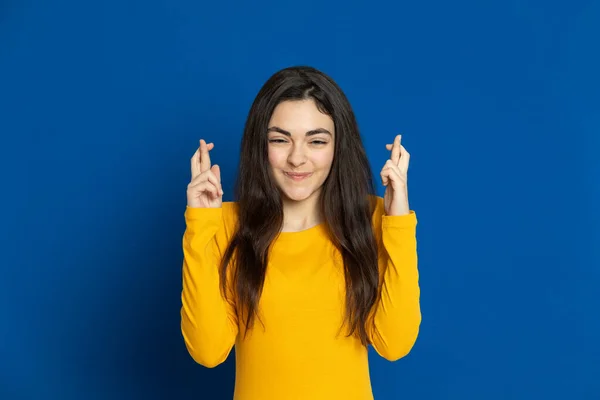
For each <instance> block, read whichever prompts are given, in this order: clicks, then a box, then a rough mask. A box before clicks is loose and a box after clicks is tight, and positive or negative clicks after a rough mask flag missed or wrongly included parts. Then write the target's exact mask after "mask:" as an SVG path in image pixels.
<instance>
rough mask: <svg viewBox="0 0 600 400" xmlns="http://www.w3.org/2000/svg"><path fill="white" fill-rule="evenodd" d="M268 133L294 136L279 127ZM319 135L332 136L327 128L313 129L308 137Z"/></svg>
mask: <svg viewBox="0 0 600 400" xmlns="http://www.w3.org/2000/svg"><path fill="white" fill-rule="evenodd" d="M267 132H278V133H281V134H284V135H286V136H290V137H291V136H292V134H291V133H290V132H288V131H286V130H285V129H281V128H280V127H278V126H272V127H270V128H269V129H267ZM319 133H326V134H328V135H329V136H331V132H329V131H328V130H327V129H325V128H317V129H312V130H310V131H308V132H306V136H312V135H318V134H319Z"/></svg>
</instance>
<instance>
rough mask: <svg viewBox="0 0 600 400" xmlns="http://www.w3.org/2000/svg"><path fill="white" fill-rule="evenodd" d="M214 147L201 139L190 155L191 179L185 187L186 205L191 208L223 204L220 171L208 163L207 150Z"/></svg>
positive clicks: (217, 167) (215, 206)
mask: <svg viewBox="0 0 600 400" xmlns="http://www.w3.org/2000/svg"><path fill="white" fill-rule="evenodd" d="M214 147H215V145H214V144H213V143H209V144H206V142H205V141H204V140H203V139H201V140H200V147H199V148H198V149H197V150H196V152H195V153H194V155H193V156H192V160H191V166H192V179H191V181H190V183H189V184H188V187H187V205H188V207H191V208H219V207H221V205H222V204H223V188H222V187H221V171H220V169H219V166H218V165H216V164H215V165H213V166H211V165H210V156H209V155H208V152H209V151H210V150H212V149H213V148H214Z"/></svg>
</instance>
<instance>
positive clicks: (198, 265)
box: [181, 204, 238, 368]
mask: <svg viewBox="0 0 600 400" xmlns="http://www.w3.org/2000/svg"><path fill="white" fill-rule="evenodd" d="M224 205H225V204H224ZM223 213H224V211H223V208H190V207H187V208H186V211H185V221H186V230H185V232H184V234H183V274H182V279H183V288H182V292H181V302H182V306H181V333H182V335H183V338H184V341H185V345H186V348H187V350H188V352H189V353H190V355H191V357H192V358H193V359H194V360H195V361H196V362H197V363H199V364H201V365H203V366H205V367H208V368H213V367H216V366H217V365H219V364H221V363H222V362H223V361H225V360H226V359H227V357H228V355H229V353H230V352H231V349H232V347H233V345H234V343H235V339H236V337H237V334H238V325H237V316H236V312H235V305H234V303H233V301H232V300H230V299H225V298H223V296H222V295H221V290H220V278H219V263H220V261H221V257H222V255H223V253H224V251H225V248H226V246H227V237H226V229H225V226H224V219H223V216H224V215H223ZM227 297H228V298H230V296H227Z"/></svg>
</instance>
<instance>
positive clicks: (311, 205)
mask: <svg viewBox="0 0 600 400" xmlns="http://www.w3.org/2000/svg"><path fill="white" fill-rule="evenodd" d="M322 220H323V218H322V215H321V210H320V207H319V196H318V195H317V193H314V194H313V195H312V196H310V197H309V198H307V199H305V200H302V201H293V200H290V199H287V198H284V199H283V227H282V231H283V232H298V231H303V230H306V229H309V228H312V227H313V226H315V225H318V224H320V223H321V222H322Z"/></svg>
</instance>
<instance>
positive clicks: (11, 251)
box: [0, 0, 600, 400]
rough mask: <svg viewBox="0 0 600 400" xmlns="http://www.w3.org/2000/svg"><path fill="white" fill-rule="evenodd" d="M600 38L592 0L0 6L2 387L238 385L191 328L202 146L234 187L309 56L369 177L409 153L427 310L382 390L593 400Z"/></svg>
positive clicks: (403, 395) (599, 278) (97, 390)
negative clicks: (258, 102) (398, 140)
mask: <svg viewBox="0 0 600 400" xmlns="http://www.w3.org/2000/svg"><path fill="white" fill-rule="evenodd" d="M599 39H600V2H598V1H570V2H548V1H542V0H532V1H526V0H523V1H517V0H511V1H497V2H482V1H456V2H446V1H421V2H394V3H392V2H390V3H376V2H369V4H368V5H358V4H351V3H349V2H345V1H331V2H326V3H325V4H324V3H322V2H317V1H304V2H286V1H283V2H273V3H272V4H267V3H266V2H259V3H256V2H241V1H240V2H233V3H232V2H222V3H219V2H211V3H210V5H209V4H208V3H204V2H198V1H184V0H180V1H173V0H170V1H167V0H162V1H157V0H154V1H115V0H105V1H104V2H84V1H73V0H70V1H68V0H62V1H52V2H49V1H47V2H43V1H33V0H30V1H11V0H8V1H6V0H5V1H3V2H2V3H0V134H1V139H2V141H1V143H2V145H1V146H0V154H1V157H0V171H1V174H2V181H1V185H2V194H1V197H0V198H1V200H0V201H1V202H2V219H1V224H2V229H1V230H0V234H1V237H0V239H1V241H0V243H1V244H2V259H1V278H0V317H1V319H0V398H2V399H134V398H135V399H138V398H139V399H171V398H172V399H181V398H190V399H192V398H193V399H229V398H231V395H232V393H233V382H234V373H235V371H234V364H233V361H234V360H233V357H230V358H229V359H228V361H227V362H225V363H224V364H223V365H221V366H219V367H217V368H215V369H206V368H204V367H202V366H200V365H197V364H195V363H194V361H193V360H192V359H191V357H189V355H188V354H187V353H186V350H185V346H184V343H183V339H182V337H181V334H180V331H179V307H180V291H181V262H182V251H181V247H180V246H181V235H182V233H183V230H184V219H183V212H184V209H185V201H186V200H185V189H186V185H187V183H188V181H189V158H190V157H191V156H192V154H193V153H194V151H195V148H196V146H197V144H198V140H199V139H200V138H205V139H207V140H209V141H213V142H214V143H215V145H216V147H215V149H214V151H213V160H214V162H215V163H219V164H220V165H221V170H222V174H223V175H222V176H223V181H224V191H225V200H226V201H229V200H231V199H232V197H231V193H232V184H233V179H234V174H235V171H236V167H237V157H238V151H239V143H240V138H241V132H242V128H243V124H244V121H245V117H246V114H247V112H248V109H249V107H250V104H251V102H252V100H253V98H254V96H255V95H256V93H257V91H258V89H259V88H260V86H261V85H262V84H263V83H264V81H265V80H266V79H267V78H268V77H269V76H270V75H271V74H272V73H274V72H275V71H276V70H278V69H280V68H283V67H286V66H289V65H296V64H308V65H313V66H315V67H317V68H320V69H322V70H323V71H325V72H326V73H328V74H330V75H331V76H332V77H333V78H334V79H335V80H336V81H337V82H338V83H339V84H340V85H341V86H342V88H343V89H344V90H345V92H346V93H347V95H348V97H349V99H350V101H351V103H352V104H353V106H354V108H355V112H356V114H357V117H358V121H359V124H360V128H361V130H362V134H363V135H364V141H365V146H366V147H367V150H368V154H369V157H370V160H371V161H372V165H373V170H374V172H375V174H376V175H378V173H379V170H380V169H381V167H382V166H383V164H384V162H385V160H386V158H387V151H386V150H385V144H386V143H389V142H390V141H391V140H392V139H393V137H394V136H395V135H396V134H397V133H402V134H403V144H404V145H405V146H406V148H407V149H408V151H409V152H411V155H412V157H411V167H410V170H409V189H410V190H409V191H410V201H411V204H410V205H411V208H413V209H415V210H416V211H417V213H418V217H419V227H418V239H419V255H420V271H421V285H422V312H423V324H422V330H421V334H420V336H419V339H418V341H417V344H416V345H415V347H414V349H413V351H412V352H411V353H410V354H409V355H408V356H407V357H406V358H404V359H402V360H400V361H398V362H396V363H389V362H387V361H385V360H383V359H381V358H378V357H377V356H376V354H375V353H374V352H371V353H370V354H371V356H372V357H371V367H372V381H373V388H374V393H375V398H376V399H377V400H384V399H538V398H539V399H542V398H543V399H554V398H557V399H566V398H569V399H598V398H600V383H599V381H600V345H599V344H598V338H600V317H599V314H600V312H599V311H598V308H599V306H600V296H599V295H598V285H599V284H600V272H599V271H600V254H599V253H600V251H599V249H600V229H599V228H600V211H599V205H600V189H599V188H600V163H599V162H598V152H599V151H600V140H599V134H600V80H599V74H598V71H600V50H599V47H598V43H599ZM379 185H380V186H379V194H380V195H382V194H383V187H382V186H381V184H379ZM265 379H268V377H265Z"/></svg>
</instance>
